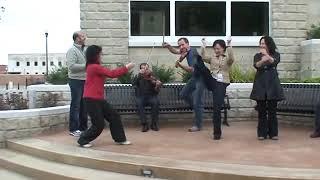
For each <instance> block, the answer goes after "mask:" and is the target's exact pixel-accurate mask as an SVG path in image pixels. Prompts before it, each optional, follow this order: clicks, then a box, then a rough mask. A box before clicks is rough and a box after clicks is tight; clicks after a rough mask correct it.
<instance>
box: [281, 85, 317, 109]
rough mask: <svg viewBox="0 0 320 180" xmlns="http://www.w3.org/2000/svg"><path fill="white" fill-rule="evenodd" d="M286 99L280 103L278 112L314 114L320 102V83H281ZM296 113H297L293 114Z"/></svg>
mask: <svg viewBox="0 0 320 180" xmlns="http://www.w3.org/2000/svg"><path fill="white" fill-rule="evenodd" d="M281 86H282V88H283V91H284V96H285V100H283V101H280V102H279V103H278V109H277V111H278V112H287V113H301V114H314V111H315V107H316V105H317V103H318V102H320V84H291V83H288V84H281ZM292 115H295V114H292Z"/></svg>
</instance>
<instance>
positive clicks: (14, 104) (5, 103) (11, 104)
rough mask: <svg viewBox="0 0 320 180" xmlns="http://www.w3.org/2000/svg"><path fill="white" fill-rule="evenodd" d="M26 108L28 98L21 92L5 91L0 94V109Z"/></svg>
mask: <svg viewBox="0 0 320 180" xmlns="http://www.w3.org/2000/svg"><path fill="white" fill-rule="evenodd" d="M20 109H28V100H27V99H25V98H24V97H23V94H22V93H6V94H5V95H0V110H20Z"/></svg>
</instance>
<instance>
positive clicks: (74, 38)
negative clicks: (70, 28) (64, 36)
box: [72, 31, 79, 41]
mask: <svg viewBox="0 0 320 180" xmlns="http://www.w3.org/2000/svg"><path fill="white" fill-rule="evenodd" d="M77 37H79V32H78V31H77V32H74V33H73V35H72V39H73V41H76V39H77Z"/></svg>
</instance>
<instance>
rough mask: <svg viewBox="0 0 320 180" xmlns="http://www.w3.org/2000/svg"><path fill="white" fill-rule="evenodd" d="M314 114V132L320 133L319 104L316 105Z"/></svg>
mask: <svg viewBox="0 0 320 180" xmlns="http://www.w3.org/2000/svg"><path fill="white" fill-rule="evenodd" d="M315 112H316V119H315V129H314V130H315V132H318V133H320V102H319V103H318V104H317V107H316V109H315Z"/></svg>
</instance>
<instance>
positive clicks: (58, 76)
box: [47, 67, 68, 84]
mask: <svg viewBox="0 0 320 180" xmlns="http://www.w3.org/2000/svg"><path fill="white" fill-rule="evenodd" d="M47 81H48V82H49V83H51V84H67V83H68V68H67V67H60V68H56V69H54V70H53V71H51V72H50V74H48V77H47Z"/></svg>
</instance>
